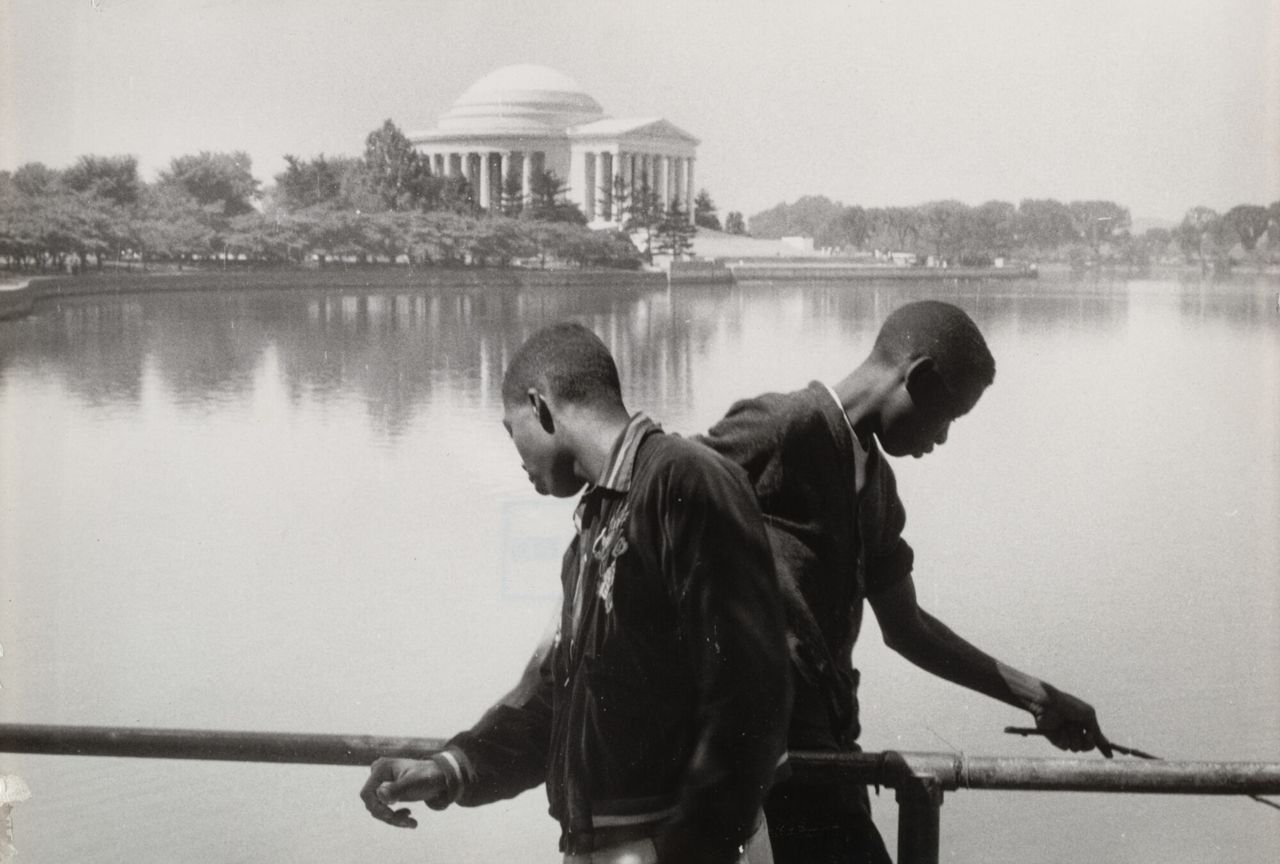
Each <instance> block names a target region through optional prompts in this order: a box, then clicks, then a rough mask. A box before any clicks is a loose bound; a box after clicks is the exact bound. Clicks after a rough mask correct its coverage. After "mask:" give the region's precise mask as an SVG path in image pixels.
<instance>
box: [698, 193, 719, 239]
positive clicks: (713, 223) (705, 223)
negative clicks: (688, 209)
mask: <svg viewBox="0 0 1280 864" xmlns="http://www.w3.org/2000/svg"><path fill="white" fill-rule="evenodd" d="M693 222H694V224H695V225H697V226H699V227H701V228H710V229H711V230H712V231H719V230H720V217H719V216H717V215H716V205H715V202H713V201H712V200H711V193H709V192H708V191H707V190H706V189H699V190H698V197H696V198H694V199H693Z"/></svg>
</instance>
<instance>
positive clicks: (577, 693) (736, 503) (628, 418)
mask: <svg viewBox="0 0 1280 864" xmlns="http://www.w3.org/2000/svg"><path fill="white" fill-rule="evenodd" d="M503 403H504V406H505V414H504V419H503V425H504V426H505V427H506V428H507V431H508V432H509V433H510V435H511V438H512V441H513V442H514V444H515V446H516V450H517V451H518V452H519V454H520V458H521V460H522V465H523V468H524V470H525V472H526V473H527V474H528V476H529V480H530V482H531V483H533V485H534V487H535V489H536V490H537V491H538V492H539V494H543V495H547V494H550V495H555V496H557V497H569V496H572V495H575V494H577V493H578V491H579V490H580V489H582V488H583V486H584V485H586V486H587V489H586V491H585V492H584V493H583V495H582V498H581V501H580V503H579V505H578V509H577V512H576V514H575V524H576V525H577V533H576V536H575V537H574V539H573V541H572V542H571V543H570V545H569V548H568V550H567V551H566V553H565V556H564V561H563V566H562V571H561V582H562V589H563V597H564V601H563V603H562V609H561V613H560V618H559V626H558V628H557V629H556V631H555V636H554V637H553V639H552V640H551V641H550V642H549V643H548V644H547V645H546V647H545V650H543V651H541V652H540V655H539V657H538V658H537V660H536V663H535V665H534V666H532V667H531V668H530V669H529V670H526V675H525V677H524V678H523V679H522V681H521V684H520V686H518V687H517V688H516V689H515V690H514V691H512V692H511V693H509V694H508V695H507V696H506V697H504V698H503V699H502V700H501V701H500V702H499V703H498V704H497V705H495V706H494V707H493V708H491V709H490V710H489V711H488V712H486V714H485V715H484V717H482V718H481V720H480V721H479V723H477V724H476V725H475V726H474V727H473V728H472V729H470V730H468V731H466V732H463V733H461V734H459V735H457V736H455V737H454V738H453V739H452V740H451V741H450V742H449V744H448V745H447V747H446V749H445V750H444V751H443V752H441V753H440V754H438V755H437V756H435V757H433V758H432V759H430V760H423V761H419V760H408V759H379V760H378V761H377V762H376V763H374V766H373V769H372V771H371V773H370V776H369V778H368V781H367V782H366V783H365V785H364V788H363V789H362V790H361V798H362V799H363V800H364V803H365V806H366V807H367V808H368V809H369V811H370V813H371V814H372V815H373V816H375V817H376V818H378V819H381V820H382V821H385V822H388V823H390V824H392V825H397V826H401V827H414V826H415V825H416V822H415V821H414V820H413V818H412V817H411V816H410V814H409V810H408V809H407V808H404V809H399V810H393V809H392V807H391V806H390V805H391V804H393V803H395V802H398V801H426V802H427V804H428V805H429V806H431V807H433V808H436V809H439V808H443V807H445V806H448V805H449V804H451V803H454V802H457V803H459V804H462V805H463V806H472V805H478V804H484V803H488V802H491V801H496V800H499V799H503V798H510V797H512V796H514V795H516V794H518V793H520V792H522V791H524V790H526V789H530V788H533V787H534V786H537V785H539V784H541V783H543V782H545V783H546V784H547V797H548V799H549V802H550V810H551V814H552V815H553V816H554V817H556V818H557V819H558V820H559V822H560V825H561V850H562V851H563V852H564V853H565V860H566V862H579V861H583V862H592V864H596V862H613V861H617V862H623V861H626V862H633V864H654V862H658V861H661V862H708V864H717V862H721V864H729V862H737V861H751V862H755V861H761V862H763V861H768V860H769V859H768V857H767V854H768V839H767V836H766V833H765V831H764V830H763V829H762V828H761V824H762V823H761V819H760V810H761V805H762V803H763V800H764V796H765V792H766V790H767V789H768V788H769V784H770V782H771V779H772V777H773V774H774V771H775V769H776V768H777V766H778V764H779V762H780V761H781V759H782V757H783V754H784V749H785V738H786V728H787V712H788V708H789V705H790V698H789V696H790V681H789V671H788V670H789V664H788V661H787V650H786V644H785V637H784V625H783V618H782V606H781V601H780V598H779V595H778V585H777V580H776V577H775V575H774V571H773V562H772V557H771V555H770V551H769V547H768V543H767V541H766V533H765V528H764V525H763V521H762V518H761V514H760V509H759V506H758V504H757V503H756V500H755V496H754V495H753V494H752V491H751V487H750V486H749V485H748V484H747V481H746V478H745V476H744V475H743V472H742V470H741V469H740V468H738V467H737V466H735V465H733V464H732V463H730V462H728V461H727V460H725V459H723V458H721V457H719V456H717V455H716V454H715V453H713V452H711V451H710V450H708V449H706V448H704V447H702V446H700V445H698V444H696V443H694V442H692V441H688V440H685V439H681V438H678V437H676V436H671V435H665V434H663V432H662V430H661V428H660V427H658V426H657V424H655V423H654V422H653V421H651V420H649V419H648V418H647V417H646V416H644V415H643V414H635V415H630V414H629V413H628V412H627V410H626V408H625V407H624V405H623V402H622V397H621V393H620V387H619V383H618V374H617V370H616V368H615V367H614V364H613V360H612V358H611V357H610V356H609V353H608V351H607V350H606V349H605V347H604V345H603V343H601V342H600V340H599V339H598V338H596V336H595V335H594V334H592V333H591V332H590V331H589V330H587V329H586V328H584V327H581V326H580V325H576V324H563V325H555V326H553V327H549V328H545V329H544V330H541V331H539V332H538V333H536V334H534V335H533V336H532V337H530V339H529V340H528V341H527V342H525V344H524V345H523V346H522V347H521V348H520V349H519V351H517V353H516V355H515V357H514V358H513V359H512V361H511V364H510V366H509V367H508V369H507V373H506V376H505V378H504V381H503ZM588 484H589V485H588ZM744 850H745V852H744ZM744 856H745V857H744ZM760 856H765V857H760Z"/></svg>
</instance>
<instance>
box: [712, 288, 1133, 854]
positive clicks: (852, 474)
mask: <svg viewBox="0 0 1280 864" xmlns="http://www.w3.org/2000/svg"><path fill="white" fill-rule="evenodd" d="M994 376H995V362H994V360H993V359H992V357H991V354H990V352H989V350H988V349H987V346H986V342H985V340H984V339H983V337H982V334H981V333H980V332H979V331H978V328H977V326H976V325H974V323H973V321H972V320H970V319H969V317H968V316H967V315H966V314H965V313H964V312H963V311H961V310H960V309H958V308H957V307H955V306H952V305H950V304H947V303H939V302H936V301H925V302H920V303H910V304H907V305H905V306H903V307H901V308H900V309H898V310H897V311H895V312H894V313H893V314H891V315H890V316H889V317H888V318H887V319H886V320H885V322H884V324H883V326H882V327H881V330H880V333H879V335H878V336H877V338H876V342H875V345H874V347H873V348H872V351H871V354H870V356H868V357H867V358H866V359H865V360H864V361H863V362H862V363H861V364H860V365H859V366H858V367H857V368H856V369H855V370H854V371H853V372H852V373H851V374H850V375H848V376H847V377H846V378H845V379H844V380H842V381H841V382H840V383H838V384H837V385H836V386H835V387H834V388H830V387H827V386H826V385H824V384H820V383H817V382H814V383H812V384H810V385H809V386H808V387H807V388H805V389H803V390H800V391H797V392H794V393H786V394H778V393H770V394H765V395H763V396H759V397H757V398H754V399H748V400H744V401H742V402H739V403H737V404H735V405H734V406H733V407H732V408H730V410H729V413H728V414H727V415H726V416H725V418H724V419H723V420H721V421H720V422H718V423H717V424H716V425H715V426H713V427H712V428H711V429H710V430H709V431H708V432H707V434H706V435H705V436H704V437H703V439H702V440H703V442H704V443H706V444H707V445H708V446H710V447H711V448H713V449H714V450H716V451H717V452H719V453H720V454H722V455H724V456H726V457H728V458H729V459H730V460H731V461H733V462H735V463H737V464H738V465H741V466H742V467H743V468H744V469H746V471H747V474H748V476H749V477H750V480H751V484H752V486H753V488H754V489H755V491H756V495H757V497H758V499H759V501H760V506H761V509H762V510H763V511H764V514H765V522H766V525H767V529H768V532H769V540H770V543H771V545H772V548H773V554H774V561H775V564H776V566H777V570H778V577H779V580H780V583H781V586H782V592H783V601H784V607H785V609H786V616H787V629H788V641H789V647H790V649H791V655H792V665H793V669H794V670H795V673H796V674H795V685H796V687H795V701H794V703H793V707H792V720H791V728H790V733H789V738H788V746H789V747H790V749H792V750H842V749H844V750H852V749H857V745H856V744H855V743H854V742H855V741H856V739H857V737H858V733H859V726H858V710H857V697H856V688H857V671H856V670H855V669H854V668H853V666H852V661H851V656H850V655H851V651H852V649H853V645H854V642H855V641H856V639H857V638H858V631H859V627H860V625H861V619H862V601H863V600H864V599H866V600H868V601H869V602H870V604H871V608H872V611H873V612H874V613H875V615H876V621H877V622H878V623H879V625H880V629H881V632H882V633H883V635H884V639H885V642H886V643H887V644H888V645H889V646H890V647H891V648H893V649H894V650H895V651H897V652H898V653H900V654H902V655H903V656H904V657H906V658H907V659H908V660H910V661H911V662H912V663H914V664H916V665H917V666H920V667H921V668H922V669H925V670H926V671H928V672H931V673H933V674H934V675H938V676H939V677H942V678H945V679H947V680H949V681H953V682H955V683H957V684H960V685H962V686H965V687H968V688H970V689H973V690H976V691H977V692H979V693H983V694H986V695H987V696H990V697H992V698H995V699H999V700H1001V701H1003V702H1006V703H1008V704H1010V705H1013V706H1016V707H1019V708H1023V709H1025V710H1027V711H1029V712H1031V714H1032V715H1033V717H1034V718H1035V721H1036V725H1037V727H1038V728H1039V729H1041V730H1042V731H1043V732H1044V734H1045V736H1046V737H1048V739H1049V740H1050V741H1051V742H1053V743H1054V744H1055V745H1056V746H1058V747H1060V748H1063V749H1070V750H1088V749H1092V748H1093V747H1097V748H1098V749H1100V750H1101V751H1102V752H1103V753H1104V754H1105V755H1107V756H1110V755H1111V752H1110V745H1109V744H1108V742H1107V739H1106V737H1105V736H1104V735H1103V734H1102V731H1101V730H1100V729H1099V728H1098V721H1097V718H1096V716H1095V714H1094V710H1093V708H1092V707H1091V706H1089V705H1088V704H1087V703H1085V702H1083V701H1081V700H1080V699H1077V698H1076V697H1074V696H1072V695H1070V694H1067V693H1063V692H1061V691H1059V690H1057V689H1055V688H1054V687H1052V686H1051V685H1049V684H1046V683H1045V682H1043V681H1040V680H1039V679H1037V678H1034V677H1032V676H1030V675H1027V674H1025V673H1023V672H1019V671H1018V670H1016V669H1013V668H1011V667H1009V666H1006V665H1005V664H1003V663H1001V662H1000V661H998V660H996V659H994V658H992V657H990V656H988V655H987V654H985V653H983V652H982V651H980V650H979V649H977V648H975V647H974V646H973V645H971V644H970V643H968V642H967V641H965V640H964V639H962V638H960V637H959V636H957V635H956V634H955V633H953V632H952V631H951V630H950V629H949V628H947V627H946V626H945V625H944V624H943V623H942V622H940V621H939V620H937V619H936V618H934V617H933V616H931V615H930V614H929V613H927V612H925V611H924V610H923V609H921V608H920V606H919V604H918V603H917V602H916V592H915V586H914V583H913V582H912V578H911V569H912V563H913V557H914V556H913V553H912V551H911V547H910V546H908V545H907V543H906V541H905V540H903V539H902V528H903V525H904V523H905V521H906V515H905V512H904V510H903V507H902V502H901V501H900V500H899V498H898V494H897V489H896V485H895V483H894V478H893V472H892V470H891V469H890V467H889V464H888V462H887V460H885V458H884V455H883V453H882V452H881V450H882V449H883V452H884V453H887V454H888V455H890V456H907V455H911V456H915V457H917V458H918V457H920V456H923V455H925V454H927V453H929V452H930V451H931V450H932V449H933V448H934V447H935V446H938V445H941V444H943V443H944V442H945V441H946V440H947V433H948V430H949V429H950V426H951V423H952V422H953V421H954V420H956V419H957V418H959V417H961V416H963V415H964V414H966V413H968V412H969V411H970V410H971V409H972V408H973V407H974V405H975V404H977V402H978V399H979V397H981V395H982V393H983V391H984V390H986V388H987V387H988V386H989V385H990V384H991V382H992V381H993V380H994ZM877 442H878V446H877ZM765 812H766V814H767V816H768V821H769V833H770V838H771V840H772V842H773V853H774V856H775V860H776V861H777V862H778V864H793V862H795V864H799V862H807V864H821V862H841V864H845V862H855V861H856V862H863V861H867V862H887V861H889V857H888V854H887V852H886V851H885V848H884V844H883V841H882V840H881V838H880V835H879V833H878V832H877V831H876V828H875V825H874V824H873V823H872V821H871V819H870V809H869V803H868V797H867V793H866V789H865V787H862V786H856V785H855V786H853V787H847V786H842V785H841V784H838V783H834V782H833V783H832V784H830V785H824V786H820V787H819V786H814V785H812V784H809V785H801V784H800V783H799V782H796V781H784V782H782V783H779V784H778V785H777V786H776V787H775V788H774V790H773V791H772V792H771V793H770V797H769V800H768V802H767V804H766V807H765Z"/></svg>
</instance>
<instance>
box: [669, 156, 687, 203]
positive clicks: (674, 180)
mask: <svg viewBox="0 0 1280 864" xmlns="http://www.w3.org/2000/svg"><path fill="white" fill-rule="evenodd" d="M671 188H672V189H674V190H675V192H674V193H673V194H672V196H671V200H672V202H673V203H678V204H679V205H680V206H681V207H682V208H683V209H685V210H688V209H689V202H688V201H686V200H685V199H684V157H682V156H672V157H671Z"/></svg>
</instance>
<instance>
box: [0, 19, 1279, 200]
mask: <svg viewBox="0 0 1280 864" xmlns="http://www.w3.org/2000/svg"><path fill="white" fill-rule="evenodd" d="M509 63H539V64H543V65H546V66H550V67H553V68H555V69H559V70H560V71H562V72H564V73H566V74H568V75H569V76H571V77H572V78H574V79H576V80H577V81H578V82H579V84H581V85H582V86H583V87H584V88H585V89H586V90H587V92H589V93H591V95H593V96H594V97H595V98H596V100H597V101H598V102H600V104H601V105H602V106H603V107H604V109H605V111H606V113H608V114H610V115H614V116H654V115H656V116H663V117H666V118H667V119H668V120H670V121H671V122H673V123H675V124H676V125H677V126H680V127H681V128H683V129H685V130H686V131H688V132H690V133H691V134H693V135H695V136H696V137H698V138H700V139H701V140H702V144H701V146H700V147H699V149H698V165H697V177H696V180H697V185H698V186H705V187H706V188H707V189H708V190H709V191H710V192H711V194H712V197H713V198H714V199H715V201H716V203H717V204H718V205H719V207H720V210H721V213H724V212H726V211H728V210H730V209H736V210H742V211H744V212H745V213H746V214H747V215H750V214H752V213H754V212H757V211H759V210H762V209H764V208H766V207H770V206H773V205H774V204H777V203H778V202H780V201H792V200H794V199H796V198H797V197H799V196H801V195H805V194H825V195H827V196H829V197H831V198H834V199H836V200H839V201H842V202H844V203H846V204H862V205H864V206H885V205H898V204H917V203H921V202H923V201H927V200H933V199H938V198H958V199H960V200H962V201H965V202H967V203H969V204H979V203H981V202H983V201H985V200H989V199H992V198H999V199H1003V200H1009V201H1013V202H1015V203H1016V202H1017V201H1018V200H1020V199H1022V198H1028V197H1053V198H1058V199H1061V200H1074V199H1085V198H1107V199H1112V200H1115V201H1117V202H1119V203H1121V204H1123V205H1126V206H1128V207H1129V208H1130V209H1131V211H1132V213H1133V215H1134V216H1135V218H1161V219H1178V218H1180V217H1181V215H1182V214H1183V213H1184V212H1185V211H1186V210H1187V209H1188V208H1190V207H1192V206H1195V205H1199V204H1204V205H1207V206H1210V207H1214V208H1216V209H1219V210H1225V209H1227V208H1229V207H1231V206H1233V205H1235V204H1240V203H1256V204H1266V203H1269V202H1271V201H1275V200H1277V199H1280V0H1163V2H1161V0H1080V2H1071V0H1057V2H1052V3H1028V2H1025V0H954V2H949V3H942V2H923V0H892V2H887V0H886V2H871V0H861V2H853V3H829V2H803V3H797V2H790V3H781V2H755V0H735V2H701V0H677V2H669V0H646V2H642V3H609V2H571V0H541V2H519V0H462V2H454V0H432V2H410V0H364V2H357V0H184V2H179V0H172V2H169V0H0V168H2V169H13V168H15V167H17V166H18V165H20V164H22V163H23V162H28V161H41V162H44V163H46V164H48V165H50V166H52V167H65V166H67V165H69V164H71V163H72V162H74V160H75V158H76V157H77V156H79V155H81V154H85V153H96V154H100V155H110V154H122V153H131V154H134V155H136V156H137V157H138V158H139V160H140V162H141V165H142V168H143V174H144V176H145V177H147V178H148V179H152V178H154V176H155V174H156V172H157V171H158V170H159V169H160V168H162V167H164V166H165V165H167V164H168V161H169V160H170V159H171V158H172V157H174V156H178V155H182V154H185V153H194V152H198V151H200V150H245V151H247V152H248V153H249V154H250V156H252V157H253V166H254V173H255V174H256V175H257V176H258V178H259V179H261V180H262V181H264V182H270V180H271V177H272V175H273V174H275V173H278V172H279V171H280V170H282V168H283V164H284V163H283V155H284V154H285V153H292V154H296V155H299V156H304V157H309V156H314V155H316V154H319V153H322V152H323V153H325V154H328V155H335V154H348V155H357V154H359V153H360V152H361V151H362V149H363V140H364V136H365V135H366V134H367V133H368V132H369V131H371V130H372V129H374V128H375V127H376V126H378V125H380V124H381V122H382V121H383V120H384V119H386V118H388V117H390V118H391V119H393V120H394V121H395V122H396V123H397V124H398V125H399V126H400V127H401V128H402V129H404V130H405V131H406V132H411V131H416V130H422V129H427V128H430V127H432V126H434V125H435V121H436V118H437V117H438V116H439V115H440V114H441V113H442V112H444V111H445V110H446V109H447V108H448V107H449V106H450V104H452V102H453V101H454V100H455V99H456V98H457V97H458V96H459V95H461V94H462V92H463V91H464V90H465V89H466V88H467V87H468V86H469V85H470V84H471V83H472V82H473V81H475V80H476V79H478V78H480V77H482V76H483V75H485V74H486V73H488V72H490V71H492V70H493V69H495V68H497V67H499V66H503V65H507V64H509Z"/></svg>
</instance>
